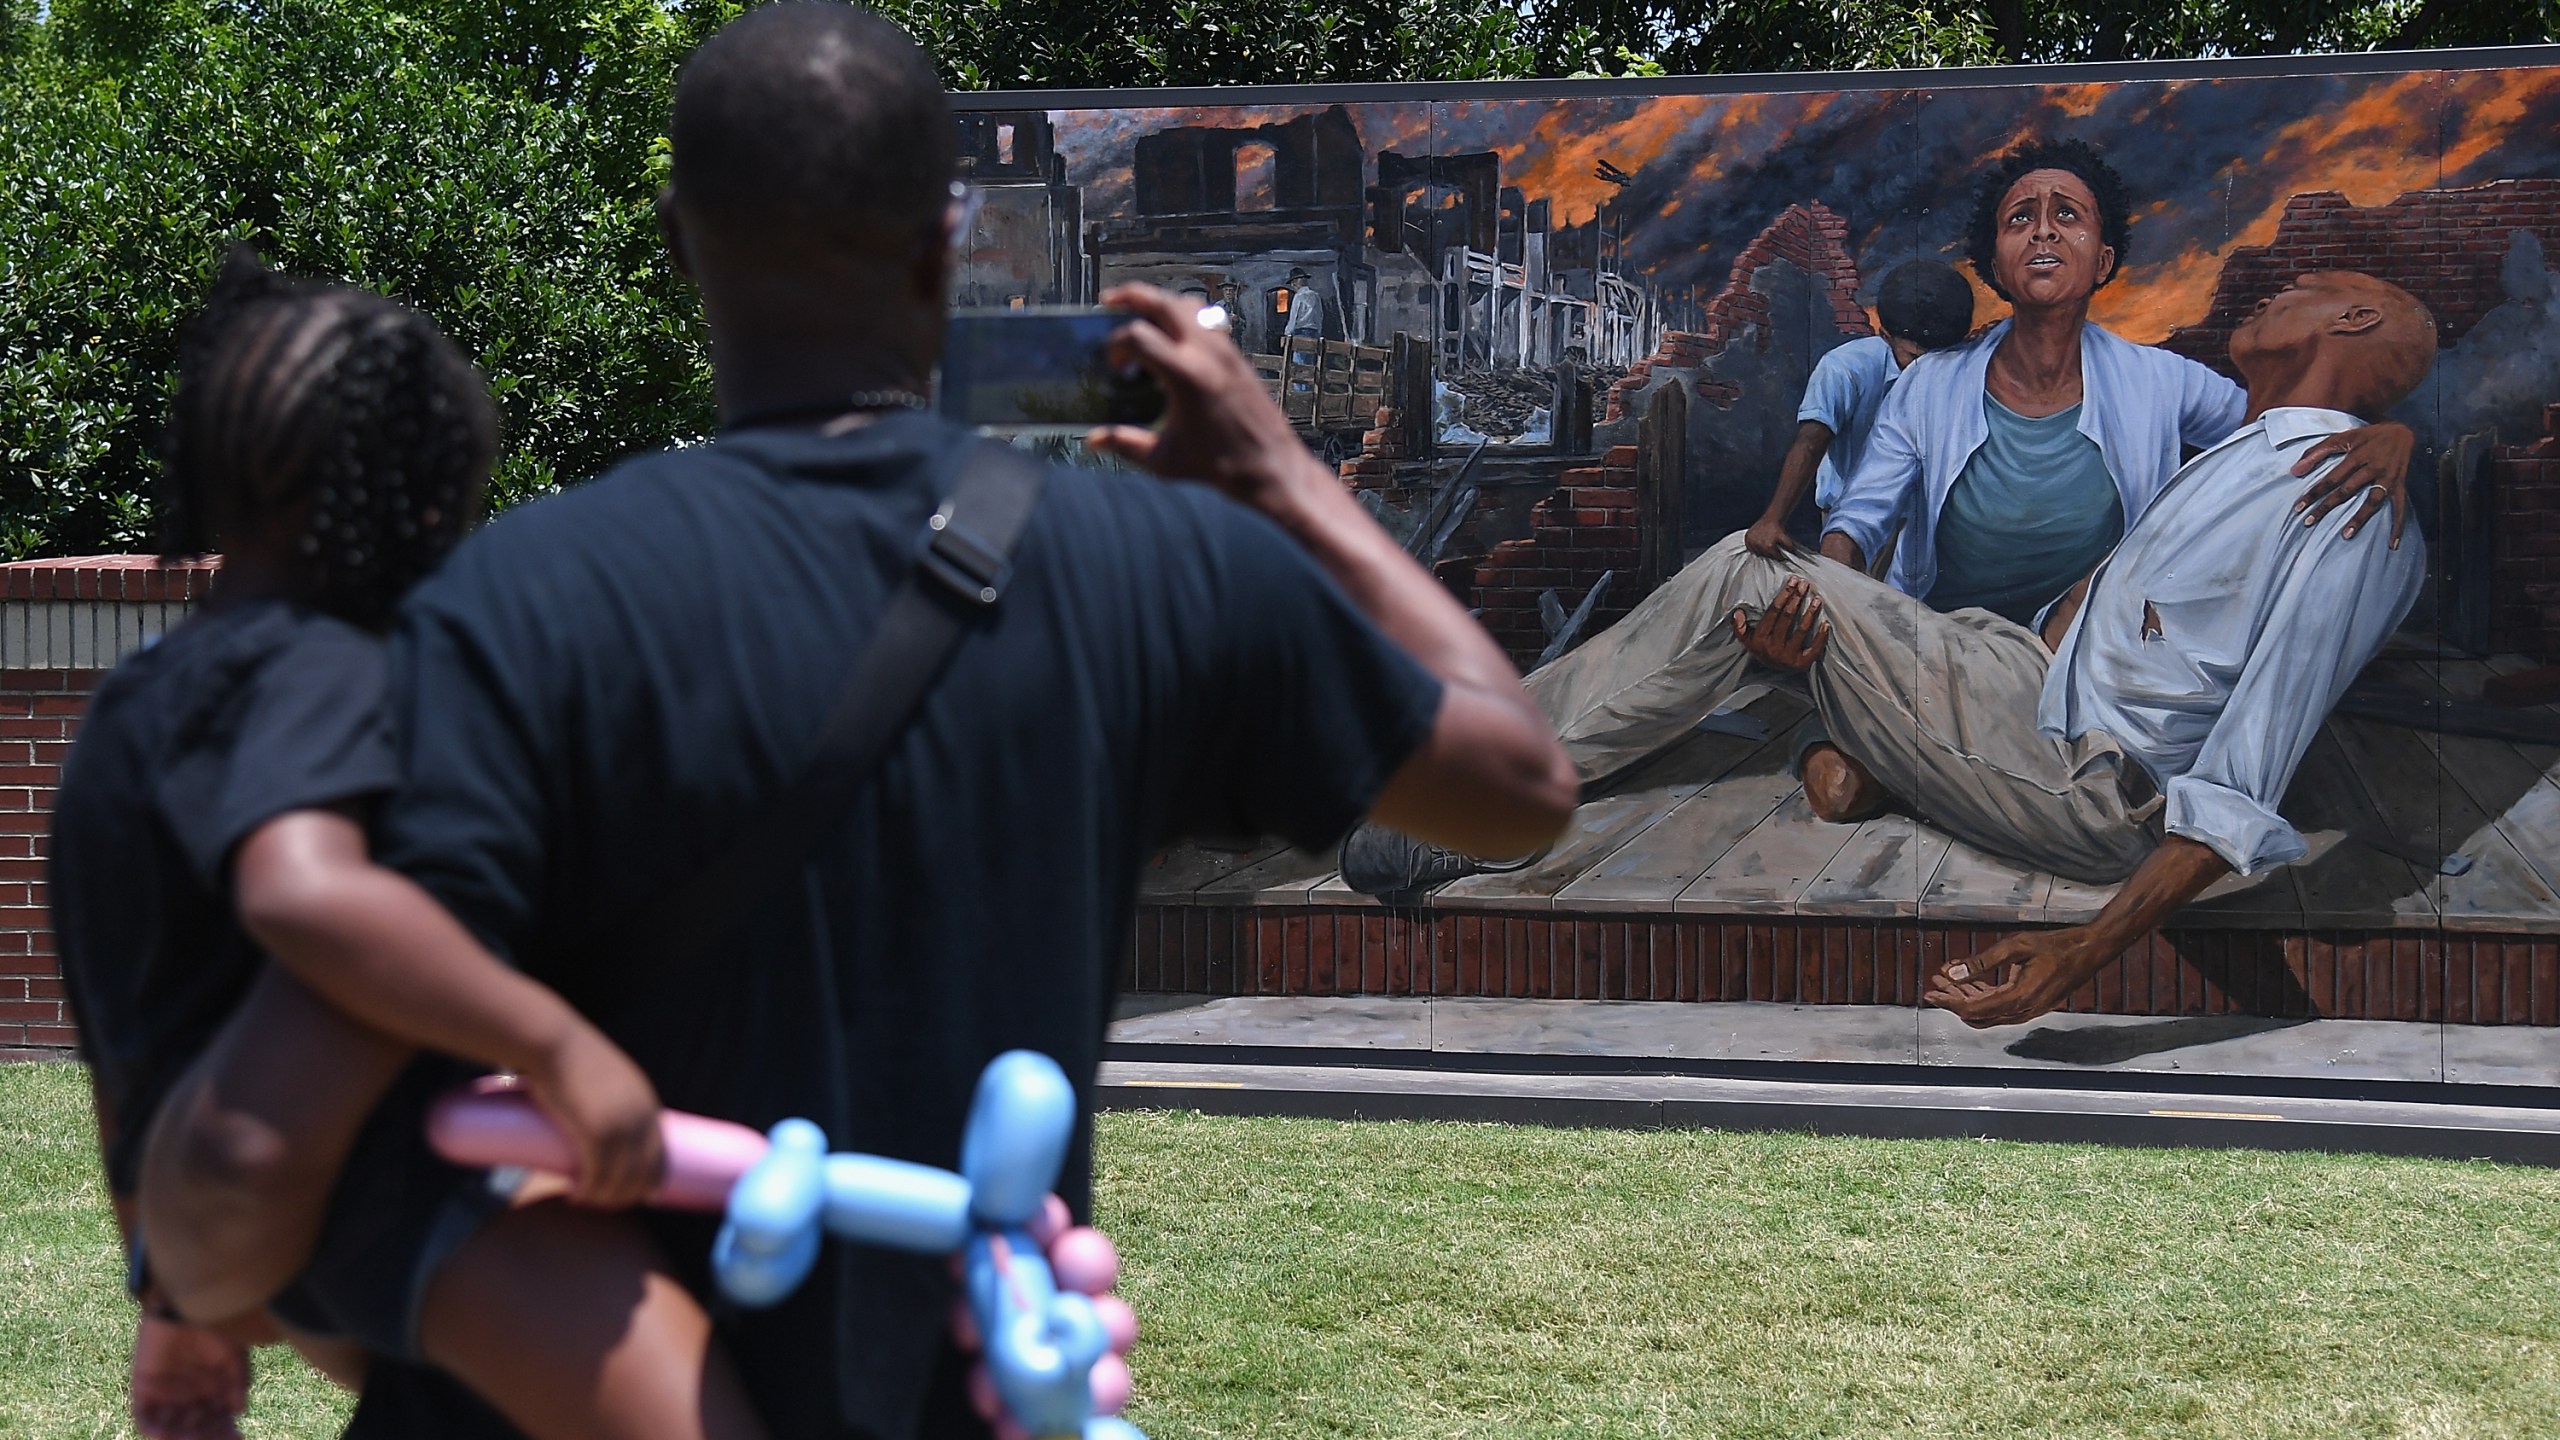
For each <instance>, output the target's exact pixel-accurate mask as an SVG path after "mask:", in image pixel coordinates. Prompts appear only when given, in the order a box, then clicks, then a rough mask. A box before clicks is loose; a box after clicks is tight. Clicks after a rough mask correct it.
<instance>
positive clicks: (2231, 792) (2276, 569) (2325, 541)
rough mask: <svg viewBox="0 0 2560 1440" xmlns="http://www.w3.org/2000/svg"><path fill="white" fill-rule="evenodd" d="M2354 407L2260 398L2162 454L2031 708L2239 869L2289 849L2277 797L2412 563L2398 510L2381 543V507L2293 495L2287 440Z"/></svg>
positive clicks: (2282, 859) (2422, 555)
mask: <svg viewBox="0 0 2560 1440" xmlns="http://www.w3.org/2000/svg"><path fill="white" fill-rule="evenodd" d="M1918 369H1919V367H1918V366H1913V367H1912V372H1913V373H1916V372H1917V371H1918ZM1909 383H1910V381H1909V377H1908V376H1906V378H1905V381H1904V385H1903V386H1902V387H1898V388H1908V386H1909ZM2361 423H2362V422H2360V421H2358V420H2357V419H2356V418H2355V417H2353V416H2351V415H2345V414H2341V413H2339V412H2338V411H2335V410H2314V409H2276V410H2269V411H2267V412H2266V413H2265V414H2264V415H2261V416H2260V417H2259V418H2258V419H2257V420H2256V421H2255V422H2253V423H2251V424H2249V425H2246V426H2243V427H2242V428H2241V429H2239V430H2238V431H2237V432H2235V433H2233V434H2231V435H2230V437H2229V438H2227V439H2225V440H2223V441H2222V442H2221V443H2220V444H2218V445H2216V446H2214V447H2213V448H2212V449H2211V450H2208V451H2206V452H2205V453H2204V454H2202V455H2199V456H2197V457H2196V458H2195V459H2194V460H2193V461H2191V462H2189V463H2188V464H2187V465H2186V466H2185V467H2184V468H2183V469H2181V470H2178V471H2177V472H2176V473H2175V475H2174V476H2173V477H2172V478H2171V479H2169V480H2168V482H2167V483H2166V484H2164V485H2163V486H2161V487H2160V488H2159V489H2158V490H2157V491H2155V492H2154V493H2155V496H2156V498H2153V499H2151V500H2150V501H2149V503H2148V504H2147V507H2146V509H2145V511H2144V513H2143V516H2142V519H2141V523H2139V524H2137V525H2135V526H2134V527H2133V529H2132V531H2131V533H2129V534H2127V535H2126V536H2125V538H2124V542H2123V543H2122V544H2120V545H2118V546H2117V547H2116V550H2115V553H2114V554H2112V555H2110V556H2109V557H2108V558H2107V560H2106V562H2105V563H2104V564H2102V565H2100V566H2099V567H2098V572H2097V576H2096V579H2095V580H2094V582H2093V583H2092V584H2091V585H2090V587H2089V595H2088V599H2087V601H2086V603H2085V604H2084V605H2083V606H2082V608H2081V611H2080V613H2079V615H2078V616H2077V617H2076V618H2075V619H2074V620H2073V621H2072V624H2071V628H2070V630H2069V631H2068V632H2067V633H2066V634H2065V635H2064V637H2063V640H2062V647H2061V649H2060V650H2058V651H2057V652H2055V654H2054V657H2053V668H2052V670H2051V672H2050V673H2049V674H2048V675H2047V676H2046V678H2045V685H2044V691H2043V694H2042V695H2041V696H2040V697H2039V701H2038V704H2037V707H2036V723H2037V727H2038V728H2039V729H2040V730H2042V731H2043V732H2044V733H2045V734H2048V735H2051V736H2055V737H2057V738H2061V739H2071V738H2076V737H2077V736H2079V735H2082V734H2084V733H2087V732H2089V731H2093V730H2094V731H2098V732H2100V733H2103V734H2105V735H2107V736H2109V737H2111V738H2112V739H2114V740H2115V741H2116V743H2117V744H2119V745H2121V746H2122V747H2124V750H2125V752H2126V753H2127V754H2129V755H2131V756H2132V757H2133V758H2134V759H2135V760H2136V761H2138V762H2139V763H2140V764H2141V765H2142V766H2143V768H2145V769H2146V770H2148V771H2150V773H2151V776H2152V778H2153V779H2154V780H2155V781H2157V782H2159V784H2160V786H2161V788H2162V790H2163V791H2164V792H2165V794H2166V795H2167V798H2168V808H2167V814H2166V817H2165V818H2166V825H2167V828H2168V832H2169V833H2170V834H2172V835H2182V836H2185V837H2186V838H2188V839H2191V840H2195V841H2197V842H2199V843H2202V844H2205V845H2209V846H2211V847H2213V849H2214V850H2215V851H2216V852H2217V853H2219V854H2220V855H2221V856H2222V858H2223V859H2224V860H2226V861H2228V862H2229V863H2230V864H2231V866H2232V868H2233V869H2235V870H2238V871H2239V872H2240V873H2242V874H2244V875H2246V874H2254V873H2256V872H2257V871H2259V870H2263V869H2265V868H2267V867H2269V866H2271V865H2281V864H2285V863H2288V862H2290V861H2293V860H2297V859H2300V858H2301V857H2302V855H2303V854H2304V853H2305V850H2306V846H2305V844H2304V842H2303V839H2302V836H2301V835H2300V834H2299V833H2297V832H2296V831H2295V830H2294V828H2293V826H2292V825H2290V824H2288V823H2287V822H2286V821H2285V819H2284V817H2283V816H2282V815H2280V814H2278V813H2277V812H2276V805H2277V802H2278V801H2279V800H2281V799H2282V798H2283V796H2284V791H2285V787H2286V786H2287V785H2288V784H2290V783H2291V782H2292V779H2293V772H2294V769H2295V767H2297V766H2298V765H2300V764H2301V762H2302V755H2303V752H2304V751H2305V750H2306V749H2307V748H2309V746H2310V744H2311V741H2312V738H2313V736H2315V735H2316V734H2317V733H2318V732H2319V729H2320V725H2321V722H2322V721H2323V720H2325V719H2326V718H2327V717H2328V714H2329V711H2330V709H2331V707H2333V706H2335V705H2336V704H2337V701H2338V697H2339V696H2340V695H2342V694H2343V693H2345V691H2346V688H2347V686H2348V685H2349V684H2351V683H2352V682H2353V681H2354V680H2355V677H2356V675H2357V673H2358V672H2359V671H2361V670H2362V669H2363V668H2364V667H2365V665H2366V663H2367V662H2368V661H2370V660H2371V659H2372V658H2373V656H2374V655H2375V654H2376V653H2377V652H2378V651H2379V650H2380V649H2381V648H2382V644H2383V642H2384V640H2386V639H2388V638H2389V636H2390V634H2391V632H2392V630H2393V629H2395V628H2397V627H2398V625H2399V624H2400V621H2401V620H2402V619H2403V618H2405V617H2406V616H2407V615H2408V613H2409V607H2410V606H2411V605H2412V604H2413V603H2415V601H2416V600H2417V596H2418V590H2419V587H2420V585H2421V583H2422V582H2423V580H2424V578H2425V575H2426V544H2425V542H2424V541H2423V540H2422V539H2420V538H2419V535H2418V532H2417V530H2416V528H2415V527H2411V528H2410V529H2409V530H2408V531H2407V532H2406V533H2405V534H2404V536H2403V537H2402V539H2401V542H2400V547H2399V548H2398V549H2396V550H2395V549H2393V548H2391V535H2390V526H2389V524H2388V523H2387V518H2388V517H2387V516H2377V517H2376V518H2375V520H2374V522H2373V523H2372V524H2369V525H2368V526H2366V527H2365V528H2364V529H2363V530H2362V531H2360V532H2358V533H2357V534H2356V535H2355V537H2354V538H2352V539H2349V538H2347V537H2346V536H2345V535H2344V534H2343V533H2342V532H2343V531H2344V530H2345V528H2346V525H2347V522H2348V520H2349V518H2350V516H2351V515H2352V514H2353V513H2354V512H2355V510H2356V509H2357V507H2356V506H2355V505H2353V504H2349V505H2342V506H2340V507H2338V508H2337V509H2335V510H2332V511H2331V512H2329V514H2328V515H2327V516H2325V517H2323V518H2322V519H2321V521H2320V522H2319V523H2318V524H2317V525H2311V526H2306V525H2304V524H2303V523H2302V517H2301V516H2300V515H2298V514H2296V513H2295V512H2294V508H2293V506H2294V502H2295V501H2296V500H2297V499H2298V498H2299V497H2300V496H2301V494H2302V492H2303V490H2304V489H2305V487H2306V486H2307V485H2308V484H2309V483H2310V482H2309V481H2308V480H2307V479H2306V478H2305V477H2302V476H2297V475H2295V474H2294V473H2293V466H2294V464H2295V462H2296V461H2298V460H2299V459H2300V458H2301V455H2302V451H2303V449H2304V447H2305V446H2307V445H2308V444H2310V443H2311V442H2312V441H2313V440H2315V439H2317V438H2319V437H2321V436H2324V435H2330V434H2335V433H2336V432H2338V431H2340V430H2349V429H2353V428H2355V427H2356V426H2357V425H2359V424H2361ZM1879 428H1880V429H1881V426H1880V427H1879ZM2336 463H2337V462H2336V461H2334V460H2333V461H2331V462H2330V464H2332V465H2334V464H2336ZM1907 550H1908V546H1907V545H1906V552H1907Z"/></svg>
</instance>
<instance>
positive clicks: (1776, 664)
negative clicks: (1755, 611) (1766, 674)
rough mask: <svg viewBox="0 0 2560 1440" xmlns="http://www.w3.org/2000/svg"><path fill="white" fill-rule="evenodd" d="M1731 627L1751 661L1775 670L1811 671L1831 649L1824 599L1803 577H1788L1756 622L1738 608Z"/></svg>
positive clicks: (1746, 612)
mask: <svg viewBox="0 0 2560 1440" xmlns="http://www.w3.org/2000/svg"><path fill="white" fill-rule="evenodd" d="M1732 624H1733V638H1735V639H1736V640H1739V641H1741V642H1742V648H1743V649H1744V650H1746V651H1749V652H1750V654H1751V658H1752V659H1754V660H1757V661H1759V662H1760V663H1761V664H1763V665H1766V666H1768V667H1769V668H1771V669H1773V670H1785V671H1788V672H1790V673H1792V672H1796V671H1802V670H1810V669H1812V668H1813V665H1814V662H1816V661H1818V660H1820V659H1821V658H1822V656H1823V652H1824V651H1826V650H1828V649H1829V648H1830V646H1831V624H1830V622H1829V621H1826V620H1824V619H1823V618H1822V597H1821V596H1820V595H1818V594H1816V593H1815V592H1814V588H1813V586H1812V584H1811V583H1810V582H1808V581H1807V580H1805V579H1804V578H1803V577H1802V576H1790V577H1788V579H1787V581H1786V583H1785V584H1783V585H1780V586H1779V587H1778V594H1777V598H1776V599H1774V600H1771V601H1770V602H1769V608H1768V609H1767V610H1765V611H1762V612H1761V615H1760V618H1759V619H1758V620H1757V621H1754V620H1752V618H1751V616H1750V613H1749V612H1748V611H1746V610H1742V609H1739V608H1737V609H1735V611H1734V612H1733V616H1732Z"/></svg>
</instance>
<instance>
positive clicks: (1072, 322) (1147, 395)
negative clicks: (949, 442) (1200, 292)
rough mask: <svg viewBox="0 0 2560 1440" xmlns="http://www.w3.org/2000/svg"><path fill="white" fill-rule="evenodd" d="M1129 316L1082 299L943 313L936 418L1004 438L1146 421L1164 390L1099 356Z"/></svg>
mask: <svg viewBox="0 0 2560 1440" xmlns="http://www.w3.org/2000/svg"><path fill="white" fill-rule="evenodd" d="M1133 318H1134V317H1133V316H1131V315H1130V314H1129V313H1128V312H1126V311H1122V310H1109V309H1104V308H1102V307H1100V306H1088V305H1047V306H1039V305H1035V306H1025V307H1023V308H1021V309H1008V310H955V311H953V312H952V314H951V320H950V325H949V327H948V329H947V331H946V332H945V339H944V342H943V348H942V381H941V386H940V394H939V397H938V405H939V408H940V410H941V412H942V415H943V417H944V418H945V419H948V420H952V421H956V422H958V423H959V424H962V425H969V426H974V427H977V428H980V429H985V430H992V431H995V432H997V433H999V434H1006V435H1064V434H1075V435H1081V434H1083V433H1084V432H1085V431H1087V430H1090V429H1092V428H1093V427H1094V426H1097V425H1152V424H1154V423H1155V422H1156V420H1157V419H1159V418H1160V417H1161V416H1162V415H1163V414H1164V392H1163V391H1161V390H1159V389H1157V388H1156V382H1155V379H1154V377H1152V376H1150V375H1148V374H1147V373H1146V372H1145V371H1144V370H1141V369H1139V368H1137V367H1136V366H1135V365H1129V366H1118V365H1114V364H1113V363H1112V361H1111V358H1110V356H1109V354H1108V353H1107V347H1108V346H1109V344H1110V341H1111V337H1112V335H1113V334H1114V333H1116V332H1117V331H1118V330H1119V329H1120V328H1121V327H1122V326H1124V325H1127V324H1128V323H1129V322H1130V321H1131V320H1132V319H1133Z"/></svg>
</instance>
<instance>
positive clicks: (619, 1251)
mask: <svg viewBox="0 0 2560 1440" xmlns="http://www.w3.org/2000/svg"><path fill="white" fill-rule="evenodd" d="M418 1347H419V1349H420V1350H421V1351H422V1352H423V1353H424V1354H425V1356H426V1358H427V1359H428V1360H430V1361H432V1362H433V1363H435V1364H437V1365H439V1366H442V1367H443V1368H444V1369H445V1370H447V1371H448V1372H450V1373H451V1374H452V1375H453V1376H454V1377H455V1378H457V1379H459V1380H461V1381H462V1382H463V1383H464V1384H466V1385H469V1386H470V1387H471V1388H472V1389H473V1390H475V1391H477V1392H479V1395H480V1398H482V1399H483V1400H486V1401H488V1402H489V1403H490V1404H491V1405H493V1406H495V1407H496V1408H497V1410H498V1411H499V1413H501V1414H503V1415H505V1416H506V1417H507V1419H508V1420H510V1421H512V1422H514V1424H515V1425H516V1426H517V1427H518V1428H520V1429H522V1430H523V1431H524V1432H525V1433H526V1434H527V1435H529V1436H531V1437H533V1440H756V1437H761V1436H762V1435H763V1434H764V1427H763V1424H762V1422H761V1421H759V1420H758V1419H757V1418H756V1414H755V1411H754V1409H753V1407H751V1406H750V1405H749V1404H748V1403H747V1399H746V1395H745V1393H744V1391H743V1390H741V1389H740V1387H739V1384H738V1378H737V1373H736V1372H735V1371H734V1370H732V1369H731V1368H730V1365H729V1359H728V1356H727V1355H726V1354H725V1353H724V1352H723V1351H722V1350H721V1349H720V1347H719V1346H718V1344H717V1343H716V1342H715V1341H714V1339H713V1336H712V1333H711V1317H710V1316H708V1315H706V1314H704V1313H703V1310H702V1307H701V1305H700V1304H698V1303H696V1302H695V1300H694V1298H693V1296H692V1294H691V1293H690V1292H689V1291H687V1290H686V1289H685V1288H684V1287H683V1286H682V1285H680V1284H678V1283H677V1282H676V1279H675V1277H674V1276H673V1275H672V1274H670V1273H669V1272H668V1268H667V1264H666V1261H665V1259H664V1258H663V1257H662V1256H660V1254H659V1253H658V1249H657V1247H656V1245H654V1244H653V1243H651V1241H650V1240H649V1237H648V1236H647V1235H646V1234H645V1233H643V1232H642V1231H641V1229H640V1227H639V1226H638V1225H637V1224H635V1223H633V1222H632V1221H631V1220H629V1219H627V1218H624V1217H620V1216H615V1215H609V1214H605V1213H602V1212H599V1211H594V1210H581V1209H578V1208H575V1207H573V1206H570V1205H568V1204H565V1203H562V1202H559V1201H545V1202H543V1203H541V1204H537V1205H529V1206H525V1207H523V1208H521V1209H516V1210H510V1211H508V1212H506V1213H505V1214H503V1215H500V1216H498V1217H497V1218H496V1219H494V1220H492V1221H490V1222H489V1224H488V1225H487V1226H486V1227H485V1228H483V1229H482V1230H481V1231H480V1232H479V1233H478V1234H477V1235H474V1236H473V1237H472V1238H471V1240H470V1241H469V1242H468V1243H466V1244H465V1245H464V1246H463V1247H462V1248H461V1249H460V1250H458V1251H456V1252H455V1254H454V1256H453V1258H452V1259H451V1260H449V1261H447V1262H446V1263H445V1264H444V1266H443V1267H442V1268H441V1269H440V1270H439V1271H438V1272H437V1274H436V1278H435V1279H434V1281H433V1282H432V1283H431V1284H430V1285H429V1286H428V1289H427V1296H426V1304H425V1307H424V1309H423V1311H422V1312H421V1314H420V1317H419V1325H418Z"/></svg>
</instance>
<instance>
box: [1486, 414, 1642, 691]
mask: <svg viewBox="0 0 2560 1440" xmlns="http://www.w3.org/2000/svg"><path fill="white" fill-rule="evenodd" d="M1636 558H1637V557H1636V447H1635V446H1633V445H1620V446H1617V447H1615V448H1613V449H1611V450H1610V451H1609V452H1608V453H1607V454H1605V455H1602V456H1601V457H1600V463H1599V464H1597V465H1593V466H1587V467H1584V468H1582V469H1577V470H1567V471H1566V472H1564V476H1563V478H1562V480H1561V481H1560V482H1559V483H1558V484H1557V486H1556V490H1555V493H1554V494H1552V495H1549V496H1548V497H1547V498H1546V499H1544V500H1541V501H1539V502H1538V504H1537V507H1536V508H1535V509H1533V510H1531V511H1530V512H1529V534H1528V536H1527V538H1525V539H1520V540H1505V541H1503V542H1502V543H1501V544H1499V545H1496V546H1494V547H1493V552H1492V553H1491V554H1489V555H1487V556H1486V557H1485V558H1484V563H1483V564H1481V565H1479V566H1477V567H1476V582H1475V586H1476V588H1475V597H1476V603H1477V604H1478V605H1479V606H1481V607H1482V608H1483V610H1484V628H1485V629H1487V630H1489V631H1491V632H1493V638H1494V639H1496V640H1498V641H1500V642H1501V644H1502V648H1503V649H1504V650H1506V651H1509V652H1510V654H1511V658H1512V659H1513V661H1515V662H1517V663H1518V664H1520V665H1522V666H1526V665H1528V664H1529V663H1530V662H1532V661H1534V660H1536V659H1537V658H1538V652H1539V651H1541V650H1544V649H1545V648H1547V631H1546V626H1545V625H1544V624H1543V623H1541V622H1540V620H1539V618H1538V595H1539V593H1540V592H1541V591H1546V590H1553V591H1555V592H1556V598H1557V599H1558V600H1561V601H1563V602H1564V608H1565V610H1566V612H1567V613H1571V612H1572V610H1573V608H1574V607H1575V606H1576V605H1579V604H1581V603H1582V597H1583V595H1584V594H1585V593H1586V592H1588V591H1589V590H1590V589H1591V586H1592V584H1593V583H1594V582H1596V581H1597V580H1599V578H1600V572H1602V571H1604V570H1614V571H1616V572H1617V578H1616V579H1614V580H1611V581H1610V582H1609V593H1608V594H1607V595H1606V596H1604V597H1602V601H1601V605H1600V608H1599V609H1598V610H1596V611H1594V612H1592V616H1591V619H1590V621H1589V622H1588V623H1587V624H1586V625H1585V626H1584V627H1583V631H1582V633H1583V635H1584V636H1585V637H1586V638H1587V637H1589V636H1592V635H1597V634H1599V633H1600V632H1601V630H1603V629H1604V628H1606V627H1607V626H1609V625H1610V624H1611V623H1613V622H1615V621H1616V620H1617V619H1618V617H1619V616H1621V615H1624V614H1626V613H1627V611H1629V610H1630V609H1632V608H1634V606H1635V602H1636V601H1638V600H1640V599H1642V598H1644V597H1643V596H1642V595H1640V594H1638V593H1637V591H1636V583H1635V582H1636V576H1635V570H1636Z"/></svg>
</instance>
